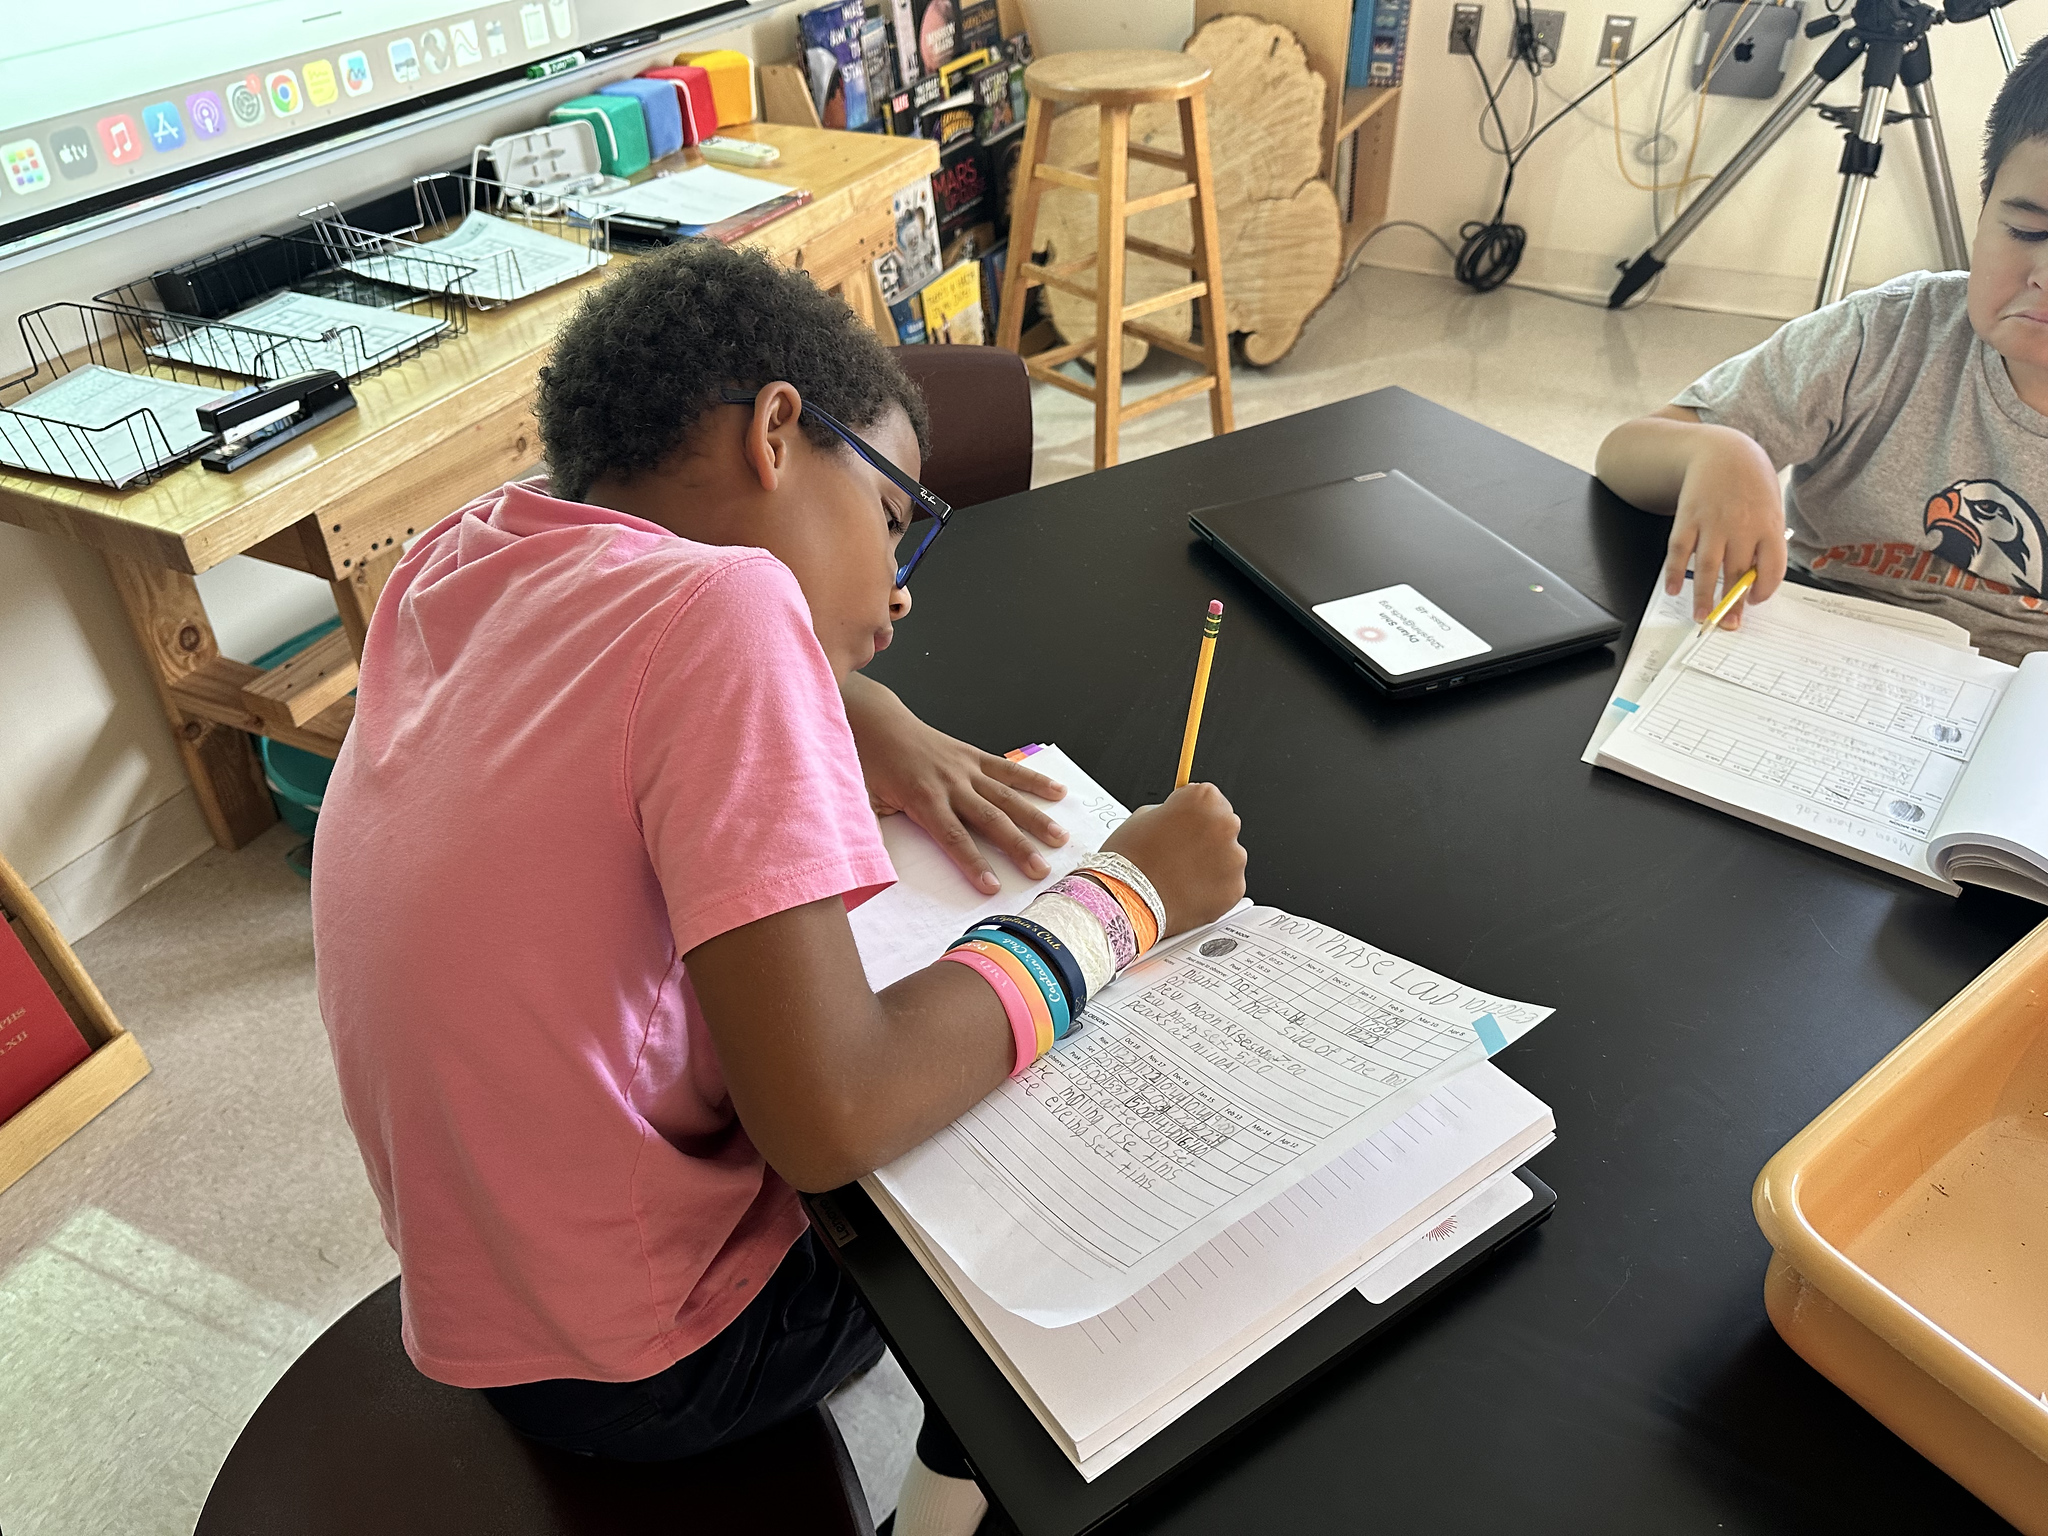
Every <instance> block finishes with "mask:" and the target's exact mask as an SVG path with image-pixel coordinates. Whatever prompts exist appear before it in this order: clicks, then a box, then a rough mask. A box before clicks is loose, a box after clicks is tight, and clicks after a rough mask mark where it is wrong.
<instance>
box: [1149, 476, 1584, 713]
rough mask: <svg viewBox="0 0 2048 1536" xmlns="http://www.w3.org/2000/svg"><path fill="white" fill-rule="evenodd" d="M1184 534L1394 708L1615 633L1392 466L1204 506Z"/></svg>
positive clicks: (1506, 546) (1576, 597)
mask: <svg viewBox="0 0 2048 1536" xmlns="http://www.w3.org/2000/svg"><path fill="white" fill-rule="evenodd" d="M1188 524H1189V526H1190V527H1192V528H1193V529H1194V530H1195V532H1197V533H1199V534H1200V535H1201V536H1202V537H1203V538H1205V539H1207V540H1208V541H1209V543H1210V544H1212V545H1214V546H1215V548H1216V550H1217V552H1218V553H1220V554H1221V555H1222V556H1223V557H1224V558H1225V559H1227V560H1228V561H1230V563H1231V564H1232V565H1234V566H1236V567H1237V568H1238V569H1239V570H1241V571H1243V572H1244V573H1245V575H1247V576H1249V577H1250V578H1251V579H1252V580H1253V581H1255V582H1257V583H1258V584H1259V585H1260V586H1261V587H1263V588H1264V589H1265V590H1266V592H1267V593H1268V595H1270V596H1271V597H1272V598H1273V599H1274V600H1275V601H1276V602H1278V603H1279V604H1280V605H1281V607H1283V608H1285V609H1286V610H1287V611H1288V612H1289V613H1290V614H1292V615H1293V616H1294V617H1295V618H1296V619H1297V620H1299V621H1300V622H1301V623H1302V624H1305V625H1306V626H1307V627H1308V628H1309V630H1310V632H1311V633H1313V634H1314V635H1315V636H1316V637H1317V638H1318V639H1320V640H1321V641H1322V642H1323V643H1324V644H1325V645H1327V646H1329V647H1330V648H1331V649H1332V650H1334V651H1335V652H1336V653H1337V654H1338V655H1340V656H1342V657H1343V658H1344V659H1345V660H1346V661H1348V662H1350V663H1351V665H1352V667H1353V668H1354V669H1355V670H1356V671H1357V672H1358V673H1359V675H1360V676H1362V677H1363V678H1365V680H1366V681H1367V682H1369V683H1371V684H1372V685H1373V686H1374V687H1375V688H1378V689H1379V690H1381V691H1382V692H1384V693H1386V694H1389V695H1391V696H1392V697H1394V698H1397V699H1405V698H1411V697H1414V696H1416V695H1419V694H1424V693H1436V692H1439V691H1440V690H1442V689H1445V688H1456V687H1459V686H1460V685H1462V684H1465V683H1476V682H1479V681H1481V680H1483V679H1485V678H1489V677H1498V676H1500V675H1502V674H1503V673H1507V672H1519V671H1521V670H1522V669H1523V668H1524V667H1533V666H1537V665H1540V664H1541V663H1543V662H1546V661H1555V660H1557V659H1558V658H1560V657H1564V656H1570V655H1573V654H1575V653H1577V652H1579V651H1584V650H1590V649H1591V648H1593V647H1594V646H1598V645H1605V644H1606V643H1607V642H1608V641H1610V640H1613V639H1615V638H1616V637H1617V636H1619V635H1620V634H1621V628H1622V627H1621V624H1620V622H1619V621H1618V620H1616V619H1615V617H1614V615H1612V614H1611V613H1609V612H1608V611H1607V610H1606V609H1604V608H1602V607H1601V606H1600V605H1599V604H1597V603H1595V602H1593V601H1591V600H1590V599H1589V598H1586V597H1585V596H1583V595H1581V594H1580V593H1579V592H1578V591H1576V590H1575V589H1574V588H1573V587H1572V586H1571V585H1570V584H1569V583H1567V582H1565V581H1564V580H1563V579H1562V578H1561V577H1559V576H1557V575H1555V574H1554V573H1553V572H1551V571H1549V570H1547V569H1545V568H1544V567H1543V566H1541V565H1539V564H1537V563H1536V562H1535V561H1534V560H1531V559H1530V558H1529V557H1528V556H1527V555H1525V554H1523V553H1522V552H1521V551H1520V550H1519V549H1516V548H1515V547H1514V545H1512V544H1510V543H1508V542H1507V540H1505V539H1503V538H1502V537H1501V536H1500V535H1499V534H1497V533H1494V532H1493V531H1492V530H1491V529H1488V528H1483V527H1481V526H1480V525H1479V524H1478V523H1476V522H1474V521H1473V520H1472V519H1471V518H1469V517H1467V516H1466V515H1465V514H1464V513H1462V512H1460V511H1459V510H1458V509H1457V508H1456V507H1454V506H1452V505H1451V504H1450V503H1449V502H1447V501H1443V500H1441V499H1440V498H1438V497H1436V496H1433V495H1431V494H1430V493H1429V492H1428V491H1426V490H1424V489H1423V488H1422V487H1421V486H1419V485H1417V484H1416V483H1415V482H1414V481H1413V480H1411V479H1409V478H1408V477H1407V476H1406V475H1404V474H1402V473H1401V472H1400V471H1399V470H1390V471H1387V472H1385V473H1380V474H1370V475H1359V476H1357V477H1356V478H1354V479H1349V480H1333V481H1331V482H1330V483H1329V484H1327V485H1313V486H1309V487H1307V488H1306V489H1304V490H1298V491H1283V492H1281V493H1280V494H1278V495H1275V496H1262V497H1260V498H1258V499H1257V500H1255V501H1240V502H1234V503H1232V504H1231V505H1229V506H1223V507H1204V508H1202V509H1201V510H1200V511H1198V512H1195V513H1194V514H1193V515H1191V516H1190V517H1189V518H1188Z"/></svg>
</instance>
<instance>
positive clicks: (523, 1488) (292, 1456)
mask: <svg viewBox="0 0 2048 1536" xmlns="http://www.w3.org/2000/svg"><path fill="white" fill-rule="evenodd" d="M685 1529H687V1530H705V1531H718V1530H727V1531H749V1532H754V1531H760V1532H789V1533H791V1536H798V1533H801V1536H825V1533H829V1536H874V1526H873V1525H872V1524H871V1523H870V1522H869V1519H868V1507H867V1501H866V1500H865V1498H864V1497H863V1496H862V1494H861V1489H860V1480H859V1478H858V1477H856V1476H855V1474H854V1470H853V1463H852V1460H851V1458H850V1457H848V1455H847V1454H846V1444H845V1442H844V1441H842V1440H841V1439H840V1437H839V1430H838V1427H837V1426H836V1425H835V1424H834V1423H833V1422H832V1415H831V1414H830V1413H829V1412H828V1411H827V1410H826V1409H825V1408H823V1407H822V1406H821V1407H818V1408H814V1409H812V1410H811V1411H810V1412H809V1413H804V1414H798V1415H797V1416H796V1417H795V1418H794V1419H791V1420H789V1421H788V1422H787V1423H784V1424H780V1425H778V1426H776V1427H775V1428H774V1429H770V1430H766V1431H763V1432H762V1433H761V1434H758V1435H755V1436H754V1437H753V1438H751V1439H749V1440H744V1441H741V1442H740V1443H738V1444H737V1445H731V1446H727V1447H724V1448H723V1449H720V1450H717V1451H713V1452H712V1453H710V1454H709V1455H706V1456H698V1457H693V1458H691V1459H690V1460H688V1461H675V1462H664V1463H657V1464H652V1465H636V1464H631V1463H625V1462H605V1461H597V1460H594V1459H592V1458H590V1457H585V1456H570V1455H566V1454H564V1453H562V1452H559V1451H551V1450H548V1449H546V1448H545V1447H543V1446H538V1445H535V1444H533V1443H532V1442H531V1441H528V1440H525V1439H523V1438H521V1436H520V1435H519V1434H518V1433H517V1432H516V1431H514V1430H513V1428H512V1427H511V1426H510V1425H509V1424H507V1423H506V1422H505V1421H504V1420H503V1419H501V1418H499V1417H498V1415H497V1413H496V1412H495V1411H494V1410H493V1409H492V1408H491V1406H490V1404H488V1403H486V1402H485V1401H484V1399H483V1396H482V1394H481V1393H477V1392H470V1391H466V1390H464V1389H463V1388H461V1387H450V1386H444V1385H442V1384H441V1383H440V1382H437V1381H430V1380H428V1379H427V1378H426V1377H424V1376H422V1375H421V1374H420V1373H419V1372H418V1371H417V1370H415V1369H414V1368H413V1364H412V1362H411V1361H410V1360H408V1359H407V1358H406V1354H405V1347H404V1346H403V1345H402V1344H401V1343H400V1342H399V1337H398V1282H397V1281H396V1280H394V1281H392V1282H391V1283H390V1284H389V1285H387V1286H385V1287H384V1288H383V1289H382V1290H380V1291H377V1292H375V1293H374V1294H372V1295H371V1296H370V1297H369V1298H368V1299H366V1300H364V1301H362V1302H360V1303H359V1304H358V1305H357V1306H356V1307H355V1308H354V1309H353V1310H352V1311H350V1312H349V1313H348V1315H347V1316H345V1317H343V1318H342V1319H341V1321H340V1322H338V1323H336V1324H335V1325H334V1326H333V1327H332V1328H330V1329H328V1330H327V1332H325V1333H324V1334H322V1335H321V1336H320V1337H319V1339H318V1340H316V1341H315V1342H314V1344H313V1347H312V1348H311V1349H309V1350H307V1351H306V1352H305V1354H303V1355H301V1356H300V1357H299V1359H298V1360H297V1361H296V1362H295V1363H294V1364H293V1365H292V1368H291V1369H290V1370H288V1371H286V1372H285V1374H284V1379H283V1380H281V1381H279V1382H278V1384H277V1385H276V1386H275V1387H273V1388H271V1391H270V1395H269V1396H268V1397H266V1398H265V1399H264V1400H263V1405H262V1406H261V1407H260V1408H258V1409H257V1410H256V1416H255V1417H254V1418H252V1419H251V1420H250V1421H249V1423H248V1425H247V1426H246V1427H245V1428H244V1429H243V1430H242V1433H241V1436H240V1438H238V1439H237V1440H236V1441H235V1448H234V1449H233V1450H232V1451H230V1452H229V1453H228V1459H227V1463H226V1465H224V1466H223V1467H222V1468H221V1469H220V1475H219V1476H218V1477H217V1478H215V1479H214V1483H213V1491H212V1492H211V1493H209V1494H208V1495H207V1498H206V1508H205V1509H204V1510H203V1511H202V1512H201V1513H200V1516H199V1525H198V1528H197V1529H196V1531H195V1532H194V1536H281V1533H284V1532H290V1533H291V1536H369V1533H372V1532H374V1533H376V1536H413V1533H418V1536H632V1533H634V1532H641V1531H645V1532H649V1533H653V1532H660V1533H662V1536H668V1533H671V1532H674V1531H678V1530H685Z"/></svg>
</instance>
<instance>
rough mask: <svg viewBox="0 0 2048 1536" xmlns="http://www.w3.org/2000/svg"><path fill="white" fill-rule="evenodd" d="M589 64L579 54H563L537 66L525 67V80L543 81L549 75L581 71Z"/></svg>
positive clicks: (543, 61)
mask: <svg viewBox="0 0 2048 1536" xmlns="http://www.w3.org/2000/svg"><path fill="white" fill-rule="evenodd" d="M589 62H590V61H589V60H588V59H586V58H584V57H583V55H582V54H580V53H576V52H570V53H565V54H563V55H562V56H561V57H560V58H559V59H542V60H541V61H540V63H538V64H529V65H527V66H526V78H527V79H529V80H545V79H547V77H548V76H549V75H566V74H567V73H569V71H570V70H572V69H581V68H582V67H583V66H584V65H585V64H587V63H589Z"/></svg>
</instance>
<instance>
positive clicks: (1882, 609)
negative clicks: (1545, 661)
mask: <svg viewBox="0 0 2048 1536" xmlns="http://www.w3.org/2000/svg"><path fill="white" fill-rule="evenodd" d="M1775 603H1787V604H1800V605H1804V606H1808V607H1812V608H1817V609H1819V610H1820V611H1821V612H1823V613H1832V614H1835V615H1837V616H1839V617H1842V618H1855V619H1868V620H1870V621H1871V622H1872V623H1875V624H1885V625H1889V626H1890V627H1892V628H1893V629H1901V630H1904V631H1906V632H1907V633H1908V634H1914V635H1919V636H1921V637H1922V638H1924V639H1928V640H1932V641H1934V642H1935V643H1937V644H1939V645H1945V646H1948V647H1950V648H1952V649H1954V650H1959V651H1974V650H1975V649H1976V647H1975V646H1973V645H1971V644H1970V632H1969V631H1968V630H1967V629H1964V628H1963V627H1962V625H1960V624H1952V623H1950V622H1949V621H1948V620H1947V619H1944V618H1940V617H1938V616H1937V615H1935V614H1931V613H1923V612H1921V611H1920V610H1919V609H1917V608H1901V607H1898V606H1897V605H1895V604H1892V603H1880V602H1876V601H1874V600H1872V599H1870V598H1867V597H1852V596H1851V595H1850V594H1848V593H1846V592H1825V591H1821V590H1819V589H1817V588H1814V587H1802V586H1799V585H1797V584H1795V583H1792V582H1787V583H1785V585H1783V586H1781V587H1780V588H1778V590H1777V592H1776V593H1774V594H1773V595H1772V597H1771V599H1770V603H1767V604H1765V605H1763V606H1764V607H1765V608H1766V609H1768V608H1769V606H1770V605H1771V604H1775ZM1699 627H1700V626H1699V620H1697V619H1695V618H1694V617H1693V616H1692V573H1691V572H1690V571H1688V572H1686V577H1685V585H1684V586H1683V587H1681V588H1679V590H1678V591H1677V592H1676V593H1675V594H1674V593H1669V592H1666V591H1665V590H1664V578H1663V577H1662V576H1659V577H1658V578H1657V584H1656V585H1655V586H1654V587H1652V588H1651V589H1650V601H1649V604H1648V606H1647V607H1645V608H1644V610H1643V622H1642V623H1641V624H1640V625H1638V626H1637V627H1636V636H1635V639H1634V640H1632V641H1630V642H1629V647H1628V656H1627V658H1626V659H1625V660H1624V661H1623V662H1622V664H1621V679H1620V681H1618V682H1617V683H1616V684H1615V685H1614V692H1613V694H1612V695H1611V696H1609V698H1608V700H1607V708H1606V709H1604V710H1602V711H1601V714H1600V721H1599V723H1598V724H1597V725H1595V726H1594V727H1593V738H1592V740H1590V741H1588V742H1587V743H1586V750H1585V751H1583V752H1581V753H1580V754H1579V761H1580V762H1582V763H1594V762H1597V761H1598V759H1599V756H1600V749H1601V748H1602V747H1603V746H1605V745H1606V744H1607V738H1608V737H1610V736H1612V735H1613V734H1614V731H1615V727H1617V726H1618V725H1620V724H1621V722H1622V721H1624V720H1626V719H1627V718H1628V717H1629V716H1630V715H1632V714H1634V713H1635V711H1636V709H1637V708H1638V707H1639V706H1640V705H1641V704H1642V701H1643V696H1644V695H1645V694H1647V693H1648V692H1649V691H1650V684H1651V683H1652V682H1654V681H1655V680H1656V677H1657V674H1658V673H1659V672H1661V671H1663V670H1664V664H1665V663H1666V662H1668V661H1670V660H1671V658H1672V657H1673V656H1674V655H1675V654H1677V651H1678V648H1679V646H1680V645H1682V644H1683V643H1684V642H1685V640H1686V638H1687V637H1688V636H1689V635H1692V634H1694V633H1696V632H1697V631H1698V629H1699Z"/></svg>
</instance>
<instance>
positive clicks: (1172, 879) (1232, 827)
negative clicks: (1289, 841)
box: [1102, 784, 1245, 938]
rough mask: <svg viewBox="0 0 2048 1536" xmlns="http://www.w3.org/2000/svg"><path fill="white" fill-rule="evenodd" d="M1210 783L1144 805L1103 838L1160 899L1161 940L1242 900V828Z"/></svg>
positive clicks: (1211, 919)
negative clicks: (1162, 909)
mask: <svg viewBox="0 0 2048 1536" xmlns="http://www.w3.org/2000/svg"><path fill="white" fill-rule="evenodd" d="M1242 825H1243V823H1241V822H1240V821H1239V820H1238V819H1237V813H1236V812H1235V811H1233V810H1231V808H1230V802H1229V801H1228V800H1227V799H1225V798H1224V795H1223V791H1222V790H1220V789H1218V788H1217V787H1216V786H1215V785H1214V784H1186V785H1183V786H1182V787H1181V788H1179V789H1176V790H1175V791H1174V792H1173V793H1172V794H1170V795H1168V796H1167V797H1166V803H1165V804H1164V805H1148V806H1144V807H1142V808H1141V809H1139V810H1137V811H1135V812H1133V813H1132V816H1131V819H1130V820H1129V821H1126V822H1125V823H1124V824H1123V825H1122V826H1120V827H1118V828H1117V829H1116V830H1115V831H1114V832H1112V833H1110V834H1109V836H1108V837H1107V838H1106V839H1105V840H1104V841H1103V844H1102V846H1103V847H1104V848H1105V849H1107V850H1108V851H1109V852H1111V853H1120V854H1122V855H1123V856H1124V857H1125V858H1127V859H1129V860H1130V861H1131V862H1132V863H1133V864H1135V865H1137V866H1138V868H1140V869H1142V870H1143V871H1144V872H1145V876H1146V878H1147V879H1149V880H1150V881H1151V882H1152V884H1153V885H1154V886H1156V887H1157V888H1158V890H1159V897H1160V900H1162V901H1164V902H1165V903H1166V932H1165V933H1163V934H1161V935H1160V937H1161V938H1166V937H1168V936H1169V935H1172V934H1176V933H1185V932H1187V931H1188V929H1190V928H1199V927H1201V926H1202V924H1204V923H1213V922H1215V921H1216V919H1217V918H1219V917H1221V916H1222V915H1223V914H1224V913H1226V912H1228V911H1229V910H1230V909H1231V908H1232V907H1234V906H1236V905H1237V904H1238V902H1239V901H1241V900H1242V899H1243V898H1244V867H1245V851H1244V847H1243V845H1242V844H1240V843H1239V842H1238V840H1237V834H1238V831H1239V829H1240V828H1241V827H1242Z"/></svg>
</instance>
